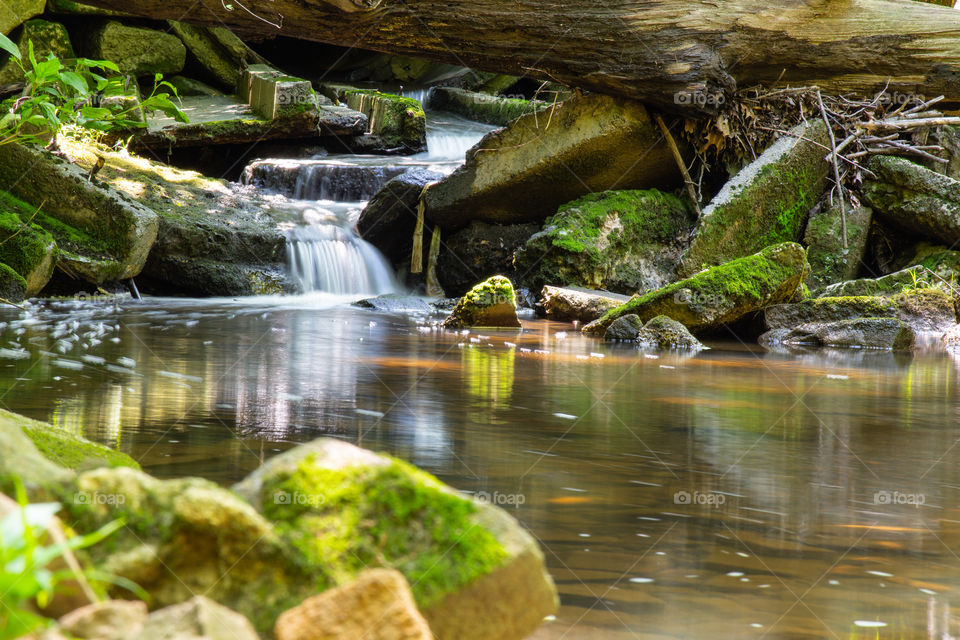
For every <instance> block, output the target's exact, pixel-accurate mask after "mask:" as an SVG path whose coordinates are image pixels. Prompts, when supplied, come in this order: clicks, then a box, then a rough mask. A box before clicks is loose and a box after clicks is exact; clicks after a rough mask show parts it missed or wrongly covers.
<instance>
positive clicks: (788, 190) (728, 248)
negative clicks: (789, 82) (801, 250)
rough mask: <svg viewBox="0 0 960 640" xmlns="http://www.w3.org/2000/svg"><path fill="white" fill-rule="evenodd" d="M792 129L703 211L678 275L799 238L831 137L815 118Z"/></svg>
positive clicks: (822, 177) (823, 175)
mask: <svg viewBox="0 0 960 640" xmlns="http://www.w3.org/2000/svg"><path fill="white" fill-rule="evenodd" d="M791 133H792V134H793V135H784V136H782V137H781V138H780V139H778V140H777V141H776V142H774V143H773V145H771V146H770V147H769V148H768V149H767V150H766V151H764V152H763V154H761V156H760V157H759V158H757V159H756V160H754V161H753V162H751V163H750V164H749V165H747V166H746V167H745V168H743V169H742V170H741V171H740V172H739V173H737V175H735V176H734V177H733V178H731V179H730V180H729V181H728V182H727V183H726V184H725V185H724V186H723V189H721V190H720V193H718V194H717V195H716V196H715V197H714V198H713V200H712V201H711V202H710V204H709V205H708V206H707V207H706V208H705V209H704V210H703V215H702V216H701V217H700V223H699V225H698V227H697V231H696V234H695V235H694V237H693V241H692V242H691V244H690V248H689V249H687V252H686V254H684V256H683V264H682V265H681V267H680V275H683V276H689V275H692V274H694V273H696V272H697V271H699V270H701V269H703V268H704V267H708V266H713V265H717V264H722V263H724V262H727V261H729V260H732V259H734V258H739V257H741V256H746V255H750V254H752V253H755V252H757V251H760V250H761V249H763V248H764V247H766V246H769V245H772V244H776V243H778V242H789V241H795V240H797V239H798V236H799V234H800V229H801V228H802V227H803V223H804V221H805V220H806V218H807V213H808V212H809V211H810V209H811V208H812V207H813V205H814V204H815V203H816V202H817V200H819V199H820V195H821V194H822V193H823V189H824V187H825V186H826V179H827V171H828V169H829V167H830V166H829V165H828V164H827V163H826V162H824V160H823V156H824V155H825V154H824V145H829V142H830V138H829V134H828V132H827V127H826V125H824V124H823V123H822V122H820V121H816V122H814V123H813V124H811V125H809V126H806V127H804V126H803V125H799V126H797V127H796V128H794V129H793V130H792V132H791ZM800 138H803V139H802V140H801V139H800Z"/></svg>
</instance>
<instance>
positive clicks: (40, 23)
mask: <svg viewBox="0 0 960 640" xmlns="http://www.w3.org/2000/svg"><path fill="white" fill-rule="evenodd" d="M4 2H6V0H4ZM3 11H4V9H3V8H2V7H0V21H2V20H3V17H2V13H3ZM0 32H2V29H0ZM31 42H32V43H33V55H34V57H35V58H36V59H37V60H38V61H39V60H45V59H46V58H47V56H49V55H50V54H51V53H52V54H53V55H55V56H56V57H57V58H59V59H60V60H64V59H67V58H72V57H74V52H73V45H72V44H71V43H70V35H69V34H68V33H67V29H66V27H64V26H63V25H62V24H60V23H59V22H50V21H48V20H28V21H27V22H25V23H24V24H23V27H22V28H21V29H20V31H19V36H18V37H17V38H16V39H15V44H16V45H17V48H18V49H19V50H20V55H21V56H22V57H23V63H22V64H24V66H26V67H27V68H28V69H29V68H30V58H29V52H30V43H31ZM0 60H3V56H2V55H0ZM23 80H24V75H23V70H22V69H21V68H20V65H18V64H17V63H16V61H15V60H12V59H7V61H6V62H0V87H2V86H3V85H7V84H13V83H15V82H22V81H23Z"/></svg>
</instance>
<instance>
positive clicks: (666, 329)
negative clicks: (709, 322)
mask: <svg viewBox="0 0 960 640" xmlns="http://www.w3.org/2000/svg"><path fill="white" fill-rule="evenodd" d="M624 317H626V316H624ZM621 319H622V318H621ZM612 326H613V325H611V328H612ZM609 332H610V330H609V329H608V330H607V333H609ZM635 339H636V341H637V342H639V343H640V344H641V345H642V346H647V347H653V348H655V349H682V350H688V351H689V350H694V351H699V350H700V349H704V348H705V347H704V346H703V344H702V343H701V342H700V341H699V340H697V339H696V338H694V337H693V335H692V334H691V333H690V331H689V330H688V329H687V328H686V327H685V326H683V325H682V324H680V323H679V322H677V321H676V320H674V319H673V318H669V317H667V316H657V317H655V318H651V319H650V321H649V322H647V324H645V325H643V328H642V329H640V330H639V331H638V332H637V337H636V338H635Z"/></svg>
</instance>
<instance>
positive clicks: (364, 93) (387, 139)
mask: <svg viewBox="0 0 960 640" xmlns="http://www.w3.org/2000/svg"><path fill="white" fill-rule="evenodd" d="M340 97H341V99H342V100H343V102H345V103H346V104H347V106H348V107H350V108H351V109H353V110H354V111H359V112H361V113H363V114H365V115H366V116H367V118H368V119H369V122H370V131H369V132H370V133H371V134H372V135H373V136H375V137H376V138H377V139H378V143H377V144H375V145H373V147H374V150H379V151H392V152H403V153H419V152H421V151H426V150H427V118H426V115H425V114H424V112H423V105H421V104H420V103H419V102H417V101H416V100H414V99H413V98H406V97H403V96H397V95H393V94H389V93H381V92H379V91H374V90H370V89H347V90H346V91H344V92H343V93H342V94H341V96H340Z"/></svg>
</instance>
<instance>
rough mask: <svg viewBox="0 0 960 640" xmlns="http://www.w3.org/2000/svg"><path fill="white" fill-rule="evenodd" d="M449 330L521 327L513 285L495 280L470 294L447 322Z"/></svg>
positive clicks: (504, 280)
mask: <svg viewBox="0 0 960 640" xmlns="http://www.w3.org/2000/svg"><path fill="white" fill-rule="evenodd" d="M443 326H445V327H447V328H448V329H463V328H465V327H518V328H519V327H520V320H519V318H517V296H516V294H515V293H514V291H513V283H512V282H510V280H509V279H507V278H504V277H503V276H493V277H492V278H488V279H487V280H484V281H483V282H481V283H480V284H478V285H476V286H475V287H473V288H472V289H470V291H468V292H467V293H466V295H464V296H463V297H462V298H461V299H460V302H458V303H457V306H456V307H454V309H453V311H452V312H451V313H450V315H449V316H447V319H446V320H444V321H443Z"/></svg>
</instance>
